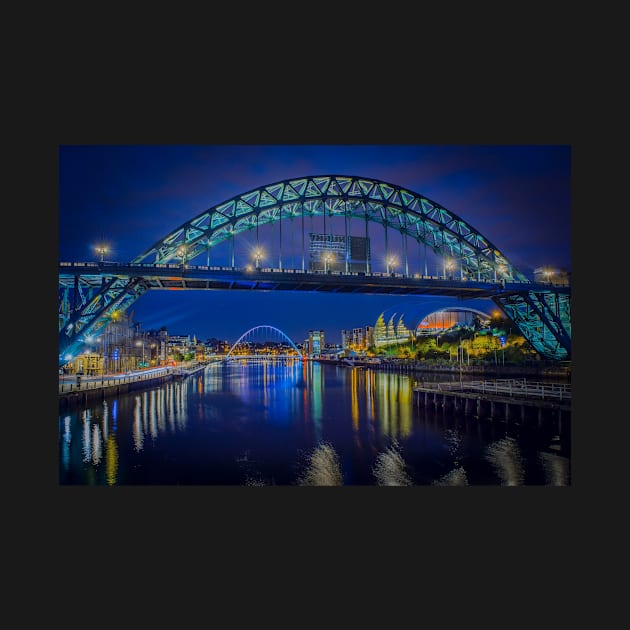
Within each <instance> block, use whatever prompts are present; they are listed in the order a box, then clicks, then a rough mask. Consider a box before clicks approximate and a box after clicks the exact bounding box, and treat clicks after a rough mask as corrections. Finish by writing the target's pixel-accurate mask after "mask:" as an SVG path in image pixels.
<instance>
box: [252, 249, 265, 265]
mask: <svg viewBox="0 0 630 630" xmlns="http://www.w3.org/2000/svg"><path fill="white" fill-rule="evenodd" d="M263 254H264V252H263V250H262V248H261V247H256V248H255V249H254V260H255V261H256V269H260V261H261V260H262V257H263Z"/></svg>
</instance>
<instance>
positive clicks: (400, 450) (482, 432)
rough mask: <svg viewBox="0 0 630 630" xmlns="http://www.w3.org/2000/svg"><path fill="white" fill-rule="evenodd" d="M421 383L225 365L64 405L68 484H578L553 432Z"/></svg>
mask: <svg viewBox="0 0 630 630" xmlns="http://www.w3.org/2000/svg"><path fill="white" fill-rule="evenodd" d="M413 386H414V381H413V379H412V378H411V377H410V376H409V375H407V374H400V373H395V372H384V371H378V370H372V369H369V368H368V369H359V368H343V367H336V366H330V365H322V364H319V363H316V362H302V361H293V362H289V363H282V364H275V363H272V362H268V363H260V364H243V363H234V364H232V365H221V364H215V365H213V366H209V367H208V368H206V370H205V371H204V372H203V374H201V375H196V376H194V377H191V378H189V379H186V380H182V381H175V382H171V383H167V384H165V385H163V386H162V387H158V388H154V389H151V390H147V391H143V392H135V393H132V394H127V395H121V396H119V397H118V398H116V399H110V400H106V401H101V402H95V403H93V404H91V405H89V406H88V407H87V408H85V409H80V408H78V409H74V410H69V411H64V412H63V414H61V415H60V416H59V466H60V483H62V484H97V485H99V484H101V485H114V484H121V483H125V484H160V485H168V484H204V485H213V484H219V485H300V484H302V485H340V484H344V485H382V486H385V485H389V486H391V485H399V486H405V485H407V486H410V485H442V486H462V485H482V484H486V485H487V484H494V485H506V486H508V485H510V486H515V485H527V484H536V485H558V486H567V485H570V458H569V454H568V453H567V452H566V448H565V450H564V451H562V452H560V450H561V449H562V448H563V447H562V446H559V444H560V442H559V441H558V436H557V435H552V433H553V431H552V432H551V433H549V431H547V432H545V431H542V432H532V431H531V430H530V432H529V433H526V432H524V431H521V429H522V427H521V428H519V427H518V426H516V425H514V426H512V425H510V426H507V424H506V423H501V422H491V421H483V420H477V419H475V418H472V417H466V418H458V417H453V416H451V415H449V414H448V413H447V412H442V413H433V412H430V411H428V410H425V409H422V408H419V407H415V406H414V404H413V395H412V394H413ZM552 441H554V442H555V443H553V444H552ZM550 448H551V449H552V450H553V449H555V451H556V452H553V453H551V452H549V449H550ZM77 449H78V450H77Z"/></svg>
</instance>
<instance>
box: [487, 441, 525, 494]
mask: <svg viewBox="0 0 630 630" xmlns="http://www.w3.org/2000/svg"><path fill="white" fill-rule="evenodd" d="M485 457H486V459H487V460H488V461H489V462H490V463H491V464H492V466H493V468H494V470H495V472H496V473H497V475H498V476H499V478H500V479H501V485H503V486H520V485H522V484H523V478H524V474H523V459H522V457H521V453H520V450H519V448H518V444H517V442H516V440H515V439H514V438H511V437H506V438H503V439H501V440H498V441H496V442H493V443H492V444H490V445H489V446H488V447H487V448H486V454H485Z"/></svg>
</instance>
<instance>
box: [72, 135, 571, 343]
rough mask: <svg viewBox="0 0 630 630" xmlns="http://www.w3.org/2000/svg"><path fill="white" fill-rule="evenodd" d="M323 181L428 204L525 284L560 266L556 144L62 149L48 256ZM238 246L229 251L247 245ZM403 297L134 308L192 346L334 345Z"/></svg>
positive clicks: (564, 156)
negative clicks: (382, 188) (352, 183)
mask: <svg viewBox="0 0 630 630" xmlns="http://www.w3.org/2000/svg"><path fill="white" fill-rule="evenodd" d="M327 174H337V175H358V176H363V177H366V178H374V179H379V180H382V181H385V182H389V183H392V184H396V185H398V186H402V187H404V188H407V189H409V190H411V191H413V192H416V193H420V194H422V195H424V196H426V197H428V198H429V199H432V200H433V201H435V202H437V203H439V204H440V205H442V206H444V207H445V208H447V209H448V210H450V211H451V212H453V213H455V214H456V215H458V216H459V217H461V218H462V219H464V220H465V221H466V222H467V223H468V224H470V225H471V226H473V227H474V228H476V229H477V230H478V231H479V232H481V233H482V234H483V235H484V236H485V237H486V238H487V239H489V240H490V241H491V242H492V243H493V244H494V245H496V246H497V247H498V248H499V250H500V251H501V252H502V253H503V254H504V255H505V256H507V258H508V259H509V260H510V261H511V262H512V264H514V265H515V266H516V267H517V268H518V269H519V270H521V271H522V272H523V273H525V274H526V275H528V276H531V273H532V271H533V269H534V268H535V267H540V266H545V265H550V266H553V267H559V268H562V269H566V270H569V271H570V270H571V241H570V236H571V223H570V222H571V195H570V193H571V150H570V147H569V146H554V145H551V146H547V145H542V146H537V145H534V146H510V145H492V146H475V145H471V146H455V145H440V146H424V145H418V146H416V145H327V146H323V145H322V146H319V145H308V146H302V145H257V146H245V145H228V146H221V145H208V146H205V145H203V146H202V145H199V146H197V145H185V146H179V145H166V146H159V145H139V146H62V147H60V149H59V259H60V260H65V261H69V260H77V261H79V260H81V261H86V260H95V259H96V257H97V256H96V254H95V252H94V246H95V245H96V244H97V243H98V242H100V241H102V240H104V241H105V242H107V243H108V244H109V246H110V248H111V250H112V251H111V253H109V254H108V257H107V259H109V260H118V261H127V260H131V259H133V258H135V257H136V256H138V255H139V254H141V253H143V252H144V251H146V250H147V249H149V248H150V247H151V246H152V245H153V244H154V243H155V242H156V241H158V240H160V239H161V238H163V237H164V236H166V235H167V234H169V233H170V232H171V231H173V230H174V229H175V228H176V227H178V226H180V225H181V224H182V223H184V222H186V221H188V220H189V219H191V218H193V217H195V216H197V215H198V214H201V213H202V212H203V211H205V210H206V209H208V208H210V207H212V206H215V205H217V204H219V203H221V202H223V201H226V200H228V199H230V198H232V197H234V196H236V195H240V194H242V193H245V192H247V191H249V190H252V189H254V188H258V187H260V186H265V185H268V184H271V183H273V182H276V181H280V180H284V179H291V178H297V177H303V176H307V175H327ZM315 228H316V231H319V230H318V229H317V228H318V226H317V225H316V226H315ZM242 238H243V246H242V247H241V249H237V253H238V255H241V254H242V253H243V252H245V251H246V249H245V245H246V244H247V243H246V237H244V236H243V237H242ZM300 238H301V237H300ZM237 239H238V237H237ZM285 239H286V240H285ZM285 243H286V244H285ZM285 248H287V249H288V248H289V241H288V238H287V236H286V234H285V236H284V237H283V249H285ZM270 249H271V248H270ZM217 251H218V248H217ZM374 251H375V250H374ZM243 255H244V254H243ZM287 256H288V252H285V254H284V255H283V260H286V262H285V266H288V264H287V263H288V262H289V259H286V258H285V257H287ZM204 262H205V261H198V263H199V264H203V263H204ZM215 262H216V263H217V264H220V262H221V260H219V259H216V260H215ZM226 262H227V261H226ZM237 264H238V261H237ZM268 264H272V262H271V261H270V262H269V263H268ZM295 266H296V267H297V266H299V264H295ZM429 271H430V272H431V269H429ZM418 299H421V298H418ZM403 300H404V301H408V300H409V298H401V297H396V296H366V295H358V296H330V295H322V294H311V293H274V292H269V293H262V292H254V293H249V292H240V291H232V292H218V291H151V292H149V293H148V294H147V295H145V296H143V297H141V298H140V299H139V300H137V301H136V302H135V303H134V305H133V306H132V307H131V309H132V310H133V314H134V320H136V321H140V322H142V326H143V328H145V329H151V328H159V327H161V326H166V327H167V328H168V330H169V332H171V333H173V334H195V335H196V336H197V337H198V338H201V339H206V338H208V337H218V338H223V339H228V340H230V341H235V340H236V339H237V338H238V336H240V334H242V333H243V332H245V331H246V330H247V329H248V328H251V327H252V326H255V325H258V324H269V325H273V326H276V327H278V328H280V329H282V330H283V331H284V332H286V333H287V334H288V335H289V336H290V337H292V338H293V339H294V340H295V341H297V342H299V341H302V340H303V339H304V338H305V337H306V336H307V334H308V330H309V329H314V328H317V329H323V330H324V331H326V336H327V339H328V340H330V341H339V340H340V330H341V329H342V328H353V327H356V326H364V325H366V324H373V323H374V321H375V320H376V318H377V317H378V315H379V313H380V312H381V311H383V310H385V309H386V308H389V307H390V306H392V305H395V304H399V303H401V301H403Z"/></svg>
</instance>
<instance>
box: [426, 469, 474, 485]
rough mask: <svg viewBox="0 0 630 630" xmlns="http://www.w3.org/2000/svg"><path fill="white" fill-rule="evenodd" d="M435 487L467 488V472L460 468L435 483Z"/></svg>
mask: <svg viewBox="0 0 630 630" xmlns="http://www.w3.org/2000/svg"><path fill="white" fill-rule="evenodd" d="M433 485H434V486H467V485H468V477H467V476H466V471H465V470H464V469H463V468H462V467H461V466H459V467H458V468H454V469H453V470H451V471H450V472H448V473H446V474H445V475H444V476H442V477H440V478H439V479H437V480H436V481H434V482H433Z"/></svg>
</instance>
